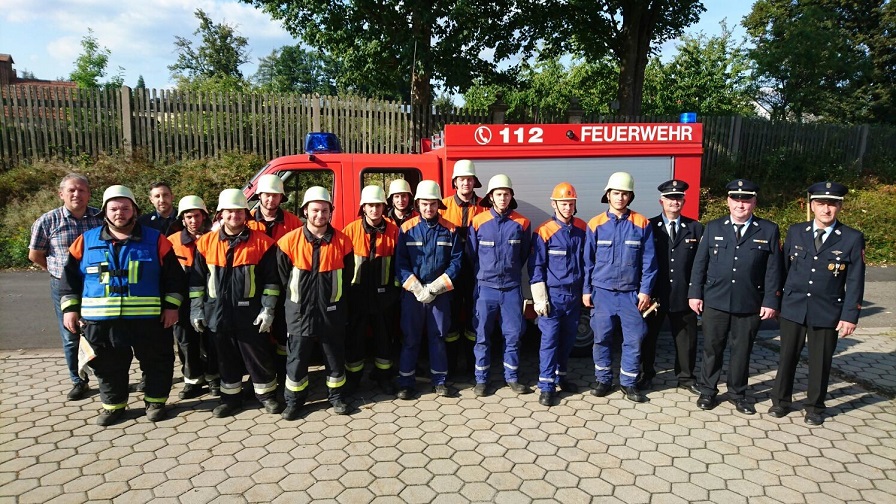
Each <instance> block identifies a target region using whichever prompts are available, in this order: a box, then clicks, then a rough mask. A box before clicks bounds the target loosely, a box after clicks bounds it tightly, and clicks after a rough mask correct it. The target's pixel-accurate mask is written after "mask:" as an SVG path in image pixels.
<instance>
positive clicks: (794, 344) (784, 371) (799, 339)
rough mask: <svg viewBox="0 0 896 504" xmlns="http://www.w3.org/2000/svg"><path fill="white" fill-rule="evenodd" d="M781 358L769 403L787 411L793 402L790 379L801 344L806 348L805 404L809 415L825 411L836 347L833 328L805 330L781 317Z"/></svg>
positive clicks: (800, 350) (792, 376)
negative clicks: (806, 386) (807, 356)
mask: <svg viewBox="0 0 896 504" xmlns="http://www.w3.org/2000/svg"><path fill="white" fill-rule="evenodd" d="M780 321H781V355H780V358H779V360H778V374H777V375H775V386H774V387H773V388H772V404H774V405H775V406H783V407H785V408H789V407H790V404H791V402H792V401H793V379H794V376H795V375H796V366H797V364H799V361H800V353H801V352H802V351H803V345H805V344H806V342H807V341H808V346H809V387H808V390H807V391H806V402H805V403H804V404H803V405H804V407H805V408H806V411H807V412H808V413H821V412H823V411H824V400H825V398H826V397H827V395H828V379H829V378H830V376H831V360H832V359H833V357H834V349H836V348H837V330H836V329H835V328H833V327H807V326H805V325H803V324H797V323H796V322H793V321H790V320H787V319H784V318H781V319H780Z"/></svg>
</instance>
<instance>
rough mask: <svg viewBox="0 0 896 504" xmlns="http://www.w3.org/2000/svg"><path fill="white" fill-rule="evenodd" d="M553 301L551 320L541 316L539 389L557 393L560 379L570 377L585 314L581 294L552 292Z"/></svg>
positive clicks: (549, 315)
mask: <svg viewBox="0 0 896 504" xmlns="http://www.w3.org/2000/svg"><path fill="white" fill-rule="evenodd" d="M550 301H551V312H550V313H549V314H548V316H547V317H538V329H540V330H541V349H540V350H539V352H538V361H539V366H538V367H539V371H538V389H539V390H541V391H542V392H554V391H555V390H556V385H557V384H558V383H559V380H562V379H564V378H566V368H567V365H568V364H569V354H570V352H572V347H573V344H574V343H575V342H576V334H577V333H578V330H579V315H580V314H581V311H582V296H581V295H578V294H569V293H554V292H551V294H550Z"/></svg>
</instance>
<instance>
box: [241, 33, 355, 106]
mask: <svg viewBox="0 0 896 504" xmlns="http://www.w3.org/2000/svg"><path fill="white" fill-rule="evenodd" d="M337 74H338V65H337V62H336V61H334V59H333V58H331V57H330V56H328V55H326V54H324V53H322V52H321V51H306V50H305V49H303V48H302V47H301V46H300V45H294V46H283V47H281V48H280V49H275V50H273V51H271V54H270V55H268V56H264V57H262V58H260V59H259V61H258V71H257V72H256V73H255V75H253V76H252V81H253V82H254V84H255V85H256V86H258V87H259V89H261V90H264V91H275V92H282V93H287V92H292V93H320V94H322V95H332V94H335V93H336V91H337V89H336V75H337Z"/></svg>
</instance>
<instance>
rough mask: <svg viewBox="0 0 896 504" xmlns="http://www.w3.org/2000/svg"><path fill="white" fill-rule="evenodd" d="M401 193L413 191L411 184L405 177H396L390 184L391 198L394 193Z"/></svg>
mask: <svg viewBox="0 0 896 504" xmlns="http://www.w3.org/2000/svg"><path fill="white" fill-rule="evenodd" d="M399 193H408V194H413V193H411V184H408V181H407V180H405V179H395V180H393V181H392V182H391V183H390V184H389V199H392V195H393V194H399Z"/></svg>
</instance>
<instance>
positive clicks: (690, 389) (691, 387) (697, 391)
mask: <svg viewBox="0 0 896 504" xmlns="http://www.w3.org/2000/svg"><path fill="white" fill-rule="evenodd" d="M678 388H679V389H681V390H687V391H688V392H690V393H692V394H694V395H700V394H701V392H700V387H698V386H697V384H696V383H689V384H684V383H679V384H678Z"/></svg>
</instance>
